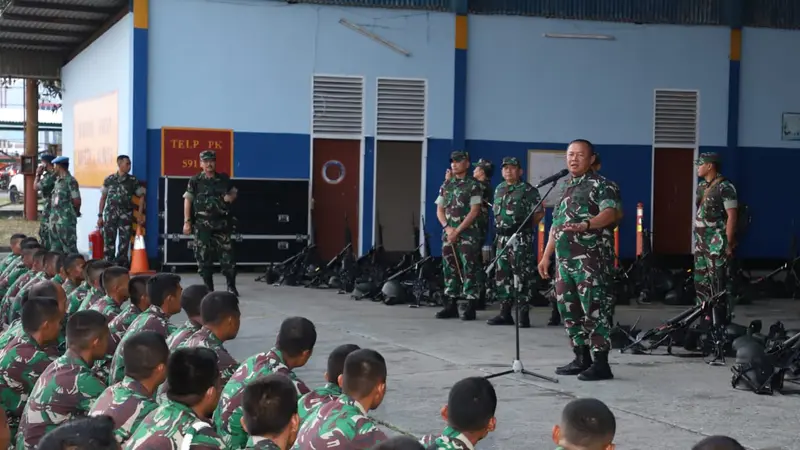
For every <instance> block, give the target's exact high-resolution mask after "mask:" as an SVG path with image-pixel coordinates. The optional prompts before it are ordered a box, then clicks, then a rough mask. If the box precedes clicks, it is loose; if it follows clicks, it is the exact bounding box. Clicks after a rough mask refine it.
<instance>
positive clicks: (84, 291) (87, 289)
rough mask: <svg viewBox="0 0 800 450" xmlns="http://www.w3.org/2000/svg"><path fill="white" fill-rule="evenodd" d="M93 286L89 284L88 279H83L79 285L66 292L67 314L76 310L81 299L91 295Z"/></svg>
mask: <svg viewBox="0 0 800 450" xmlns="http://www.w3.org/2000/svg"><path fill="white" fill-rule="evenodd" d="M94 292H95V288H94V287H92V286H91V285H89V282H88V281H84V282H83V283H81V285H80V286H78V287H76V288H75V289H73V290H72V292H70V293H69V294H67V315H68V316H71V315H73V314H75V313H76V312H78V309H80V307H81V304H82V303H83V300H84V299H85V298H86V297H88V296H90V295H92V294H93V293H94Z"/></svg>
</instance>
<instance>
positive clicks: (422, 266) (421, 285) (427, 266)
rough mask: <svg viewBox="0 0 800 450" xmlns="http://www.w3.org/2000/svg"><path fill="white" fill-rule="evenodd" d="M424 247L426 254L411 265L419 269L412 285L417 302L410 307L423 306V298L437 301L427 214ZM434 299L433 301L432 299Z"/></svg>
mask: <svg viewBox="0 0 800 450" xmlns="http://www.w3.org/2000/svg"><path fill="white" fill-rule="evenodd" d="M422 232H423V233H424V234H423V235H422V236H423V237H422V249H423V250H424V252H425V254H424V255H423V258H422V259H421V260H419V261H417V262H415V263H414V264H413V265H412V266H411V267H412V268H413V270H416V271H417V276H416V278H415V279H414V281H413V284H412V286H411V292H412V294H413V295H414V299H415V300H416V304H411V305H408V306H409V307H410V308H419V307H421V306H422V301H423V299H425V300H426V302H425V303H426V304H431V303H434V304H435V303H436V301H435V297H436V293H437V292H438V290H437V289H436V288H437V286H436V278H435V273H434V270H433V269H434V267H435V266H434V263H433V256H431V244H430V234H429V233H428V230H427V228H426V227H425V216H424V215H423V216H422ZM431 300H433V302H432V301H431Z"/></svg>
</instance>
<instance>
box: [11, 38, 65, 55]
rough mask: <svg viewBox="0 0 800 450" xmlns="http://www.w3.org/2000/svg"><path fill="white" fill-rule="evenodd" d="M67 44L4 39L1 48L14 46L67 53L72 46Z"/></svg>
mask: <svg viewBox="0 0 800 450" xmlns="http://www.w3.org/2000/svg"><path fill="white" fill-rule="evenodd" d="M66 44H68V43H67V42H63V41H62V42H58V41H45V40H36V39H8V38H6V39H3V41H2V42H0V47H7V46H9V45H13V46H17V45H18V46H20V47H30V48H31V50H37V49H39V50H48V51H53V52H66V51H68V50H69V49H70V47H71V46H69V45H66Z"/></svg>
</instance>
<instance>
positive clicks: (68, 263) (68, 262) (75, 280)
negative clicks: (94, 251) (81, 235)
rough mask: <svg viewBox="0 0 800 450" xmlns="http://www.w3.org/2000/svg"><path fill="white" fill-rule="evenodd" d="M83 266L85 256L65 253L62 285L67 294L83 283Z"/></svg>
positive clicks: (84, 266)
mask: <svg viewBox="0 0 800 450" xmlns="http://www.w3.org/2000/svg"><path fill="white" fill-rule="evenodd" d="M85 268H86V258H84V257H83V255H81V254H79V253H73V254H71V255H67V257H66V258H65V259H64V272H65V274H66V275H65V278H64V283H63V284H62V286H63V287H64V291H66V292H67V295H70V294H72V291H74V290H75V289H77V288H78V286H80V285H81V283H83V280H84V277H85V274H84V269H85ZM76 308H77V306H76Z"/></svg>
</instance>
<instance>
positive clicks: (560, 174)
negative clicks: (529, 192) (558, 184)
mask: <svg viewBox="0 0 800 450" xmlns="http://www.w3.org/2000/svg"><path fill="white" fill-rule="evenodd" d="M567 174H569V170H567V169H564V170H562V171H561V172H558V173H557V174H555V175H550V176H549V177H547V178H545V179H544V180H542V181H541V182H540V183H539V184H537V185H536V186H535V187H536V189H539V188H540V187H542V186H547V185H548V184H550V183H552V182H554V181H557V180H558V179H559V178H563V177H565V176H567Z"/></svg>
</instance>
